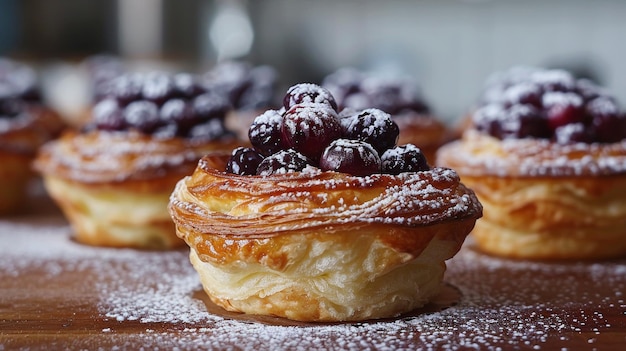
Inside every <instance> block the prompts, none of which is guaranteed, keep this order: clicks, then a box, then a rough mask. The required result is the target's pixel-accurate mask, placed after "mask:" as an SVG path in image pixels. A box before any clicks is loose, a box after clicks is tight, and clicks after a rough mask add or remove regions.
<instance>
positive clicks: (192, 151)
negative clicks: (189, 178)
mask: <svg viewBox="0 0 626 351" xmlns="http://www.w3.org/2000/svg"><path fill="white" fill-rule="evenodd" d="M232 147H233V143H231V142H229V143H221V142H208V143H204V144H192V143H191V142H189V141H186V140H184V139H179V138H170V139H158V138H153V137H150V136H147V135H143V134H140V133H137V132H99V131H93V132H89V133H86V134H81V133H76V132H69V133H66V134H65V135H63V136H62V138H60V139H59V140H56V141H53V142H51V143H49V144H46V146H45V147H44V148H43V150H42V151H41V152H40V154H39V156H38V158H37V159H36V161H35V168H36V169H37V170H38V171H39V172H41V173H42V175H43V177H44V181H45V185H46V189H47V191H48V192H49V193H50V195H51V197H52V198H53V199H54V200H55V201H56V202H57V203H58V204H59V206H60V207H61V209H62V210H63V212H64V214H65V215H66V217H67V218H68V219H69V220H70V223H71V225H72V227H73V229H74V235H75V237H76V238H77V240H78V241H81V242H83V243H87V244H91V245H99V246H116V247H138V248H150V249H152V248H159V249H166V248H171V247H176V246H181V245H184V242H182V241H181V240H180V239H178V238H177V237H176V234H175V230H174V225H173V223H172V220H171V218H170V216H169V214H168V211H167V204H168V201H169V195H170V194H171V192H172V190H173V189H174V186H175V185H176V182H177V181H178V180H180V178H182V177H183V176H184V175H187V174H189V173H191V172H192V171H193V169H194V167H195V165H196V164H197V162H198V159H199V158H200V157H201V156H202V155H203V154H204V153H206V152H209V151H211V150H216V149H218V150H227V149H231V148H232Z"/></svg>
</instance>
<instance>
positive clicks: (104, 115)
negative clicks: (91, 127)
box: [92, 99, 126, 130]
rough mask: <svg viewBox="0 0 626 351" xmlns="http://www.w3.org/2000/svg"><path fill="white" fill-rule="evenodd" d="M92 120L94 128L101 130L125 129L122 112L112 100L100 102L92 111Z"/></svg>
mask: <svg viewBox="0 0 626 351" xmlns="http://www.w3.org/2000/svg"><path fill="white" fill-rule="evenodd" d="M92 119H93V121H94V124H95V126H96V128H98V129H101V130H120V129H123V128H124V127H126V121H125V119H124V115H123V110H122V109H121V108H120V106H119V104H118V103H117V101H116V100H113V99H106V100H102V101H100V102H99V103H98V104H97V105H96V106H95V107H94V109H93V111H92Z"/></svg>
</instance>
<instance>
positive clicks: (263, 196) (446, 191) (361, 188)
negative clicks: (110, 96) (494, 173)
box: [169, 154, 482, 321]
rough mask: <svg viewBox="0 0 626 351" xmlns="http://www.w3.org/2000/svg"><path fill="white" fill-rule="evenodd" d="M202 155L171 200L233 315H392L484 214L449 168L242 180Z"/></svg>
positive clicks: (435, 274) (432, 280)
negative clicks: (364, 175)
mask: <svg viewBox="0 0 626 351" xmlns="http://www.w3.org/2000/svg"><path fill="white" fill-rule="evenodd" d="M224 162H225V158H224V156H223V155H217V154H212V155H207V156H205V157H204V158H202V159H201V161H200V162H199V164H198V167H197V168H196V170H195V171H194V173H193V174H192V175H191V176H188V177H185V178H184V179H182V180H181V181H180V182H179V183H178V185H177V186H176V189H175V190H174V192H173V193H172V196H171V198H170V206H169V209H170V213H171V215H172V218H173V219H174V222H175V223H176V227H177V233H178V235H179V236H180V237H181V238H183V239H184V240H185V241H186V242H187V244H188V245H189V246H190V247H191V253H190V257H191V261H192V263H193V264H194V266H195V268H196V270H197V271H198V272H199V274H200V278H201V280H202V282H203V286H204V288H205V291H206V292H207V294H208V295H209V297H210V298H211V299H212V300H213V301H214V302H215V303H216V304H218V305H220V306H222V307H223V308H225V309H227V310H230V311H240V312H246V313H253V314H264V315H276V316H281V317H285V318H290V319H295V320H303V321H344V320H363V319H371V318H385V317H392V316H396V315H398V314H401V313H404V312H408V311H411V310H412V309H415V308H417V307H420V306H422V305H424V304H425V303H426V302H427V301H428V299H429V298H431V297H432V296H433V295H434V294H436V293H437V292H438V289H439V285H440V283H441V279H442V276H443V272H444V271H445V264H444V261H445V260H446V259H448V258H450V257H452V256H453V255H454V254H455V253H456V252H457V251H458V250H459V248H460V246H461V244H462V243H463V241H464V239H465V237H466V236H467V234H468V233H469V231H470V230H471V229H472V227H473V226H474V223H475V221H476V219H477V218H479V217H480V216H481V211H482V207H481V205H480V203H479V202H478V200H477V199H476V197H475V195H474V193H473V192H472V191H471V190H469V189H467V188H466V187H465V186H464V185H463V184H461V183H460V182H459V178H458V176H457V175H456V173H455V172H454V171H452V170H449V169H442V168H435V169H432V170H431V171H427V172H415V173H403V174H400V175H397V176H392V175H384V174H376V175H372V176H368V177H355V176H350V175H347V174H344V173H335V172H321V171H319V170H317V169H313V170H306V171H304V172H296V173H287V174H282V175H272V176H267V177H261V176H238V175H233V174H227V173H225V172H222V171H220V170H221V169H223V165H224Z"/></svg>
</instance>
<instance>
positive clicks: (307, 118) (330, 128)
mask: <svg viewBox="0 0 626 351" xmlns="http://www.w3.org/2000/svg"><path fill="white" fill-rule="evenodd" d="M287 96H289V93H288V94H287ZM331 98H332V96H331ZM282 133H283V140H284V143H285V145H286V146H287V147H289V148H293V149H294V150H296V151H298V152H300V153H302V154H303V155H305V156H306V157H308V158H310V159H311V160H319V158H320V155H321V154H322V152H324V149H325V148H326V146H328V145H329V144H330V143H331V142H332V141H333V140H335V139H337V138H339V137H340V136H341V126H340V125H339V120H338V117H337V113H336V112H335V110H333V109H332V108H330V107H329V106H328V105H326V104H315V103H303V104H300V105H295V106H293V107H291V108H290V109H289V110H288V111H287V112H286V113H285V116H284V119H283V125H282Z"/></svg>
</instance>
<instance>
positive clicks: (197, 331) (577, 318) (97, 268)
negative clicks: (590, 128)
mask: <svg viewBox="0 0 626 351" xmlns="http://www.w3.org/2000/svg"><path fill="white" fill-rule="evenodd" d="M69 235H70V229H69V227H68V226H67V224H66V222H65V221H64V220H63V219H62V218H60V217H59V216H37V217H32V216H31V217H18V218H10V219H2V220H0V267H2V269H1V270H0V292H1V293H0V330H3V332H2V333H0V349H5V348H8V349H10V348H12V347H14V346H16V345H22V346H23V345H27V346H34V345H36V344H33V343H36V342H37V341H38V340H39V342H41V341H42V340H45V341H47V342H48V343H50V342H52V341H54V343H55V345H57V346H60V347H62V346H68V345H72V347H84V348H90V347H95V345H98V346H103V345H104V346H106V348H111V349H125V348H128V349H138V348H141V347H144V348H150V349H154V348H159V349H174V348H177V349H200V348H203V349H206V348H208V349H267V350H278V349H295V350H309V349H346V350H365V349H372V350H373V349H376V350H398V349H417V348H422V349H450V350H456V349H487V348H489V349H511V348H533V349H553V347H554V345H559V347H561V348H563V349H572V348H577V347H580V346H584V347H586V348H589V349H593V348H594V347H596V348H599V349H602V347H601V346H602V345H611V343H613V345H619V344H620V343H621V344H623V343H625V342H626V297H625V296H624V292H625V291H626V260H624V259H622V260H616V261H608V262H579V263H543V262H526V261H512V260H505V259H499V258H494V257H489V256H486V255H483V254H481V253H479V252H477V251H475V250H474V247H473V244H472V242H471V239H470V240H469V241H468V242H466V245H465V246H464V247H463V249H462V250H461V251H460V252H459V254H458V255H457V256H456V257H455V258H453V259H452V260H450V261H449V263H448V271H447V272H446V276H445V278H444V281H445V282H446V283H447V284H448V285H450V286H452V287H454V288H455V289H458V291H459V292H460V294H461V295H460V296H461V297H460V299H459V301H458V303H457V304H456V305H454V306H452V307H449V308H447V309H444V310H442V311H435V312H425V313H421V314H417V315H414V316H411V317H404V318H399V319H396V320H390V321H373V322H366V323H350V324H335V325H314V326H311V325H306V326H303V325H268V324H265V323H254V322H250V321H242V320H237V319H229V318H225V317H222V316H220V315H216V314H213V313H211V312H209V311H208V310H207V307H206V305H205V303H204V302H203V300H202V299H201V298H199V296H202V291H201V286H200V282H199V279H198V277H197V276H196V273H195V271H194V270H193V269H192V267H191V265H190V264H189V261H188V258H187V251H185V250H181V251H170V252H152V251H136V250H127V249H109V248H97V247H88V246H84V245H81V244H78V243H75V242H74V241H72V240H71V239H70V238H69ZM56 285H59V286H58V287H56V288H54V287H55V286H56ZM60 285H65V286H60ZM55 291H57V292H58V291H65V292H67V294H68V296H65V297H64V296H58V294H55V293H54V292H55ZM28 299H30V300H34V301H35V302H34V303H35V304H37V303H38V304H39V305H38V306H35V308H36V309H39V310H44V311H45V310H46V308H49V309H52V310H53V311H56V310H57V309H58V310H59V311H67V312H59V313H61V314H63V313H66V314H67V316H68V317H66V318H67V319H68V320H70V323H69V324H68V325H69V326H66V327H60V328H59V330H56V331H55V332H54V333H52V334H48V336H46V337H44V336H41V334H38V333H37V332H36V331H32V330H31V331H29V330H19V328H20V326H22V327H24V326H29V325H30V326H32V325H35V324H36V323H35V322H36V320H34V319H37V318H45V316H38V317H28V316H29V315H28V313H26V312H23V313H17V314H15V315H14V314H12V313H14V312H15V311H16V310H17V311H19V310H20V309H25V308H26V307H25V306H26V300H28ZM30 303H33V302H32V301H31V302H30ZM55 303H56V304H58V306H52V307H50V306H48V305H50V304H52V305H54V304H55ZM8 306H11V307H8ZM31 307H32V306H31ZM85 311H86V312H85ZM83 314H84V315H85V316H84V317H81V316H83ZM11 316H12V317H11ZM61 318H65V317H61ZM81 318H85V320H83V322H84V323H85V326H84V328H85V330H86V332H85V331H83V332H81V333H79V334H76V335H74V336H72V338H73V339H72V341H71V342H70V341H67V342H68V344H64V343H63V340H64V339H63V335H64V333H71V332H72V331H73V329H71V328H72V327H71V325H72V323H73V324H79V322H80V319H81ZM285 324H289V323H285ZM63 325H64V326H65V324H63ZM64 328H65V329H64ZM81 330H82V329H81ZM18 331H19V332H18ZM28 332H31V333H33V334H34V335H39V337H38V338H32V339H24V338H20V337H19V335H20V333H22V334H23V333H28ZM50 335H52V336H50ZM42 338H43V339H42ZM25 340H31V341H30V343H31V344H29V342H28V341H25ZM24 343H26V344H24ZM68 347H69V346H68Z"/></svg>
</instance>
